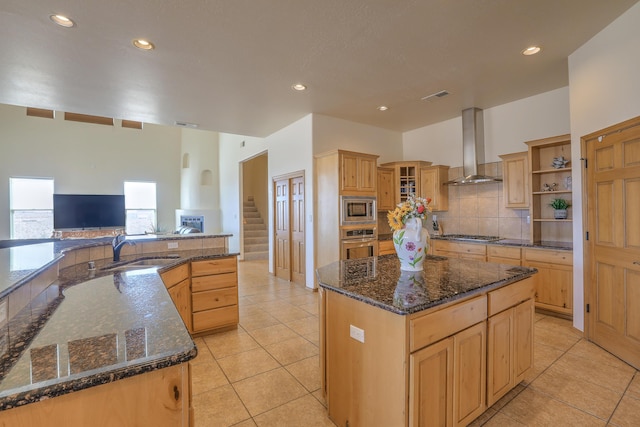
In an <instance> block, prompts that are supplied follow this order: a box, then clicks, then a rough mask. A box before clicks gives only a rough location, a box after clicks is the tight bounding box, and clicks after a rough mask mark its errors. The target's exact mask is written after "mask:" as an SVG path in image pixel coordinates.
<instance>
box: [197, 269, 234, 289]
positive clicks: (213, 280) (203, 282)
mask: <svg viewBox="0 0 640 427" xmlns="http://www.w3.org/2000/svg"><path fill="white" fill-rule="evenodd" d="M237 284H238V276H237V275H236V273H223V274H216V275H214V276H197V277H193V278H192V279H191V291H192V292H202V291H210V290H212V289H221V288H229V287H231V286H237Z"/></svg>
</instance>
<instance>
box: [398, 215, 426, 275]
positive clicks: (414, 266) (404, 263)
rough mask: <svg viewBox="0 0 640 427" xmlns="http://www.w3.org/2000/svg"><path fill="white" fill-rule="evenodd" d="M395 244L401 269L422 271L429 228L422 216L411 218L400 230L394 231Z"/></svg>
mask: <svg viewBox="0 0 640 427" xmlns="http://www.w3.org/2000/svg"><path fill="white" fill-rule="evenodd" d="M393 246H394V247H395V248H396V254H398V259H399V260H400V270H405V271H420V270H422V263H423V262H424V257H425V255H426V253H427V248H428V246H427V230H425V229H423V228H422V220H421V219H420V218H409V219H407V221H406V222H405V224H404V227H403V228H402V229H400V230H395V231H394V232H393Z"/></svg>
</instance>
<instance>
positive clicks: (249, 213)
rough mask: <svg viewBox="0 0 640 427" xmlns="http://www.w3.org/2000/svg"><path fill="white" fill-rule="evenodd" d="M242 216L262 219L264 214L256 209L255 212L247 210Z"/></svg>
mask: <svg viewBox="0 0 640 427" xmlns="http://www.w3.org/2000/svg"><path fill="white" fill-rule="evenodd" d="M242 216H243V217H244V218H260V219H262V216H260V212H258V211H255V212H247V211H246V210H245V211H244V212H243V213H242Z"/></svg>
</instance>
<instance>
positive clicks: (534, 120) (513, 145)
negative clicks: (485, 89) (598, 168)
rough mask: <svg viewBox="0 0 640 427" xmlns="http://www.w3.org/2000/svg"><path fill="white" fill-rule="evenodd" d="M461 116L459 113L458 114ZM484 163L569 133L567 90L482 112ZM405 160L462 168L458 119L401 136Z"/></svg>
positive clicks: (460, 121)
mask: <svg viewBox="0 0 640 427" xmlns="http://www.w3.org/2000/svg"><path fill="white" fill-rule="evenodd" d="M461 114H462V112H461ZM483 115H484V136H485V138H484V139H485V162H487V163H491V162H497V161H500V158H499V157H498V156H499V155H500V154H506V153H514V152H518V151H526V150H527V145H526V144H524V142H525V141H530V140H532V139H539V138H546V137H549V136H555V135H561V134H565V133H569V88H568V87H564V88H560V89H556V90H553V91H550V92H546V93H543V94H539V95H535V96H532V97H529V98H524V99H520V100H517V101H514V102H510V103H508V104H503V105H500V106H497V107H493V108H487V109H486V110H484V111H483ZM402 138H403V146H404V148H403V153H404V159H406V160H427V161H431V162H433V164H439V165H447V166H451V167H457V166H462V115H461V116H460V117H456V118H454V119H451V120H446V121H444V122H440V123H436V124H433V125H430V126H425V127H423V128H419V129H415V130H412V131H409V132H405V133H404V134H403V135H402Z"/></svg>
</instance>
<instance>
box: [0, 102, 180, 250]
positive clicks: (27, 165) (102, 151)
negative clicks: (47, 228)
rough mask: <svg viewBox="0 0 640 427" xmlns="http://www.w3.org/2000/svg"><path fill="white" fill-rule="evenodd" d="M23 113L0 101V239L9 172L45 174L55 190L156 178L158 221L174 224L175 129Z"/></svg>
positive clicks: (100, 188)
mask: <svg viewBox="0 0 640 427" xmlns="http://www.w3.org/2000/svg"><path fill="white" fill-rule="evenodd" d="M58 116H59V117H57V118H56V119H53V120H52V119H44V118H39V117H27V115H26V109H25V108H23V107H15V106H9V105H0V153H1V154H0V239H9V238H10V219H9V178H10V177H49V178H53V179H54V180H55V184H54V185H55V188H54V191H55V192H59V193H98V194H123V191H124V188H123V187H124V186H123V182H124V181H128V180H130V181H155V182H156V183H157V185H158V187H157V189H158V191H157V201H158V224H159V225H160V226H165V225H166V226H168V227H171V228H172V227H173V224H174V216H175V209H177V208H178V207H179V204H180V162H179V159H180V129H178V128H171V127H166V126H154V125H149V124H145V125H144V129H142V130H137V129H126V128H122V127H120V126H119V123H120V122H119V121H116V124H117V126H104V125H96V124H89V123H77V122H69V121H65V120H63V115H62V114H58Z"/></svg>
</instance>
